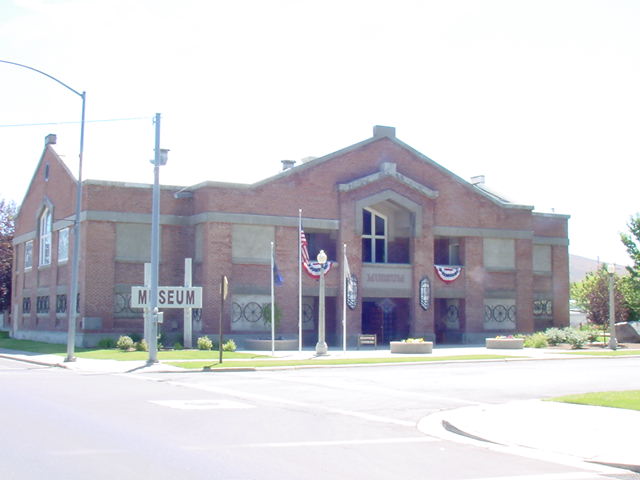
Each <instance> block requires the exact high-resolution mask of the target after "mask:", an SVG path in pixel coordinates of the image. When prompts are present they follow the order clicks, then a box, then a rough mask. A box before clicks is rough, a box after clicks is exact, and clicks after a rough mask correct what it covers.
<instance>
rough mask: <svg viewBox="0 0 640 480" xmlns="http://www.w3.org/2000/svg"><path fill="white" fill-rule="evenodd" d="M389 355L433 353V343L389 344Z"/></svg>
mask: <svg viewBox="0 0 640 480" xmlns="http://www.w3.org/2000/svg"><path fill="white" fill-rule="evenodd" d="M389 345H390V346H391V353H414V354H415V353H431V352H432V351H433V342H422V343H406V342H390V343H389Z"/></svg>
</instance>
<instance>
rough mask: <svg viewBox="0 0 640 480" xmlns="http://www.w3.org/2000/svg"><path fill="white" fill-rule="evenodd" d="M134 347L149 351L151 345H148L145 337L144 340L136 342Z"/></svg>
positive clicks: (137, 349)
mask: <svg viewBox="0 0 640 480" xmlns="http://www.w3.org/2000/svg"><path fill="white" fill-rule="evenodd" d="M134 348H135V349H136V351H137V352H148V351H149V345H147V341H146V340H145V339H144V338H143V339H142V340H140V341H139V342H136V343H135V345H134Z"/></svg>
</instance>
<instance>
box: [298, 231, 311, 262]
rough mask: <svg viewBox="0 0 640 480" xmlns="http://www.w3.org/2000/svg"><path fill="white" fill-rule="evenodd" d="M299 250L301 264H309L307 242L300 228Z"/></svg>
mask: <svg viewBox="0 0 640 480" xmlns="http://www.w3.org/2000/svg"><path fill="white" fill-rule="evenodd" d="M300 252H301V253H302V265H303V266H304V265H308V264H309V244H308V243H307V237H306V236H305V234H304V230H303V229H302V228H300Z"/></svg>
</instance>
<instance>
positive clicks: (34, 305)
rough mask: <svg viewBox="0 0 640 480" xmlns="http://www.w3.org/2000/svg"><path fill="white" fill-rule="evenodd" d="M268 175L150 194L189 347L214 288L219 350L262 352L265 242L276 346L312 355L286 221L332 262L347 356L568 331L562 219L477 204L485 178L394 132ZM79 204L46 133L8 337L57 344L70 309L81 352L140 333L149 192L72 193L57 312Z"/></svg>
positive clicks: (205, 325) (91, 188) (18, 259)
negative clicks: (179, 289)
mask: <svg viewBox="0 0 640 480" xmlns="http://www.w3.org/2000/svg"><path fill="white" fill-rule="evenodd" d="M35 160H36V159H34V163H35ZM274 168H276V167H275V166H274ZM277 168H278V170H279V172H278V173H277V174H275V175H274V176H272V177H270V178H267V179H264V180H262V181H260V182H257V183H254V184H247V185H241V184H237V183H233V184H231V183H221V182H216V181H207V179H202V183H200V184H197V185H195V186H191V187H184V188H181V187H175V186H167V185H162V186H161V217H160V218H161V225H160V227H161V232H160V247H161V250H160V273H159V279H160V280H159V283H160V285H183V281H184V268H185V267H184V265H185V259H186V258H191V259H192V262H193V285H194V286H201V287H202V308H199V309H193V311H192V318H193V335H194V338H197V337H198V336H201V335H205V334H209V335H212V334H216V333H217V331H218V321H219V318H220V307H221V298H220V290H219V284H220V279H221V277H223V276H226V277H227V278H228V280H229V296H228V298H227V300H226V301H225V302H224V311H223V312H222V319H223V328H224V332H225V337H227V338H228V337H230V338H233V339H234V340H236V342H238V343H239V345H240V346H242V342H243V340H245V339H248V338H257V337H260V336H263V337H265V338H266V337H267V335H268V332H269V331H270V325H269V323H268V322H267V321H265V320H266V319H265V308H264V307H265V306H266V305H269V304H270V301H271V294H270V291H271V282H272V269H271V242H273V244H274V260H275V263H276V265H277V268H278V272H279V275H280V278H281V280H282V282H278V283H281V284H280V285H278V286H277V287H276V288H275V303H276V311H278V312H279V316H280V320H279V324H278V332H277V335H278V336H280V337H282V338H289V339H297V338H298V332H299V331H300V330H301V331H302V336H303V345H304V346H306V347H312V346H313V345H315V341H316V339H317V328H318V326H317V324H318V319H317V316H318V306H319V305H318V298H319V291H318V281H317V280H316V279H314V278H312V277H310V276H309V275H306V274H303V275H302V276H301V277H300V276H299V248H300V237H301V235H300V233H301V232H300V224H302V229H303V231H304V236H305V238H306V240H307V249H308V253H309V256H310V258H311V259H315V258H316V255H317V253H318V252H319V251H320V250H324V251H325V252H326V254H327V255H328V258H329V260H330V261H331V262H332V268H331V269H330V270H329V271H328V272H327V273H326V275H325V281H326V335H327V342H328V344H329V348H337V347H340V346H341V345H342V328H343V326H342V319H343V318H345V319H346V332H347V341H348V344H349V345H355V344H356V339H357V337H358V335H360V334H375V335H377V338H378V343H379V344H382V343H385V342H388V341H391V340H398V339H404V338H407V337H422V338H425V339H430V340H435V341H436V342H438V343H476V342H480V341H482V340H483V339H484V338H485V337H487V336H495V335H497V334H510V333H516V332H532V331H534V330H536V329H541V328H546V327H549V326H564V325H568V322H569V261H568V244H569V241H568V228H567V223H568V218H569V217H568V216H567V215H559V214H553V213H540V212H536V211H535V210H534V207H533V206H530V205H520V204H514V203H511V202H509V201H507V200H505V199H504V198H502V197H500V196H499V195H496V194H495V193H493V192H491V191H490V190H489V189H487V187H486V186H485V185H484V182H483V179H482V178H475V179H474V180H472V181H467V180H464V179H462V178H460V177H459V176H457V175H455V174H454V173H452V172H450V171H449V170H447V169H446V168H445V167H443V166H441V165H439V164H437V163H436V162H434V161H433V160H431V159H430V158H428V157H426V156H425V155H423V154H421V153H420V152H418V151H416V150H414V149H413V148H411V147H410V146H409V145H407V144H405V143H403V142H402V141H400V140H399V139H398V138H396V132H395V129H394V128H392V127H383V126H376V127H374V129H373V137H371V138H369V139H366V140H364V141H361V142H359V143H356V144H354V145H351V146H348V147H346V148H344V149H342V150H339V151H337V152H334V153H330V154H328V155H326V156H323V157H320V158H315V159H309V160H307V161H304V162H301V163H299V164H295V162H291V161H285V162H283V167H282V169H281V167H280V166H278V167H277ZM213 180H215V179H213ZM75 189H76V179H75V178H74V176H73V174H72V173H71V171H70V170H69V169H68V168H67V166H66V165H65V164H64V162H63V160H61V158H60V157H59V156H58V154H57V153H56V151H55V136H48V137H47V141H46V144H45V148H44V151H43V153H42V156H41V158H40V159H39V161H38V163H37V167H36V170H35V173H34V176H33V179H32V182H31V184H30V186H29V188H28V191H27V194H26V196H25V198H24V201H23V203H22V205H21V206H20V209H19V213H18V215H17V218H16V232H15V239H14V246H15V249H14V250H15V253H14V255H15V258H14V274H13V282H14V283H13V285H14V288H13V293H12V310H11V331H12V335H13V336H14V337H16V338H26V339H38V340H47V341H58V342H60V343H64V342H65V341H66V335H67V322H68V316H69V315H68V309H69V308H73V306H74V305H75V306H76V308H77V309H78V315H79V322H78V328H77V343H78V345H82V346H91V345H95V344H96V343H97V342H98V341H99V340H100V339H101V338H105V337H109V338H117V337H118V336H119V335H121V334H130V333H134V332H138V333H142V331H143V321H142V315H143V313H142V309H140V308H134V307H132V305H131V292H132V287H136V286H141V285H143V284H144V269H145V267H144V265H145V263H148V262H149V261H150V235H151V203H152V201H151V200H152V185H146V184H132V183H125V182H123V183H118V182H110V181H100V180H85V181H84V182H83V197H82V213H81V219H80V220H81V222H80V227H81V242H80V246H81V250H80V257H79V258H80V275H79V283H78V298H76V299H73V301H70V299H69V298H67V296H68V294H69V282H70V276H71V261H70V257H71V255H70V252H71V251H72V249H73V248H74V245H73V238H72V232H71V230H72V223H73V218H74V212H75V211H74V208H75V203H74V200H75V194H74V192H75ZM344 250H346V252H347V254H346V256H347V260H348V268H349V270H348V271H349V274H350V277H349V279H350V280H351V282H350V283H349V285H350V287H349V295H348V297H349V298H348V299H349V301H348V302H343V296H344V295H345V291H344V287H343V277H344V275H345V272H346V265H345V261H344V259H343V251H344ZM300 282H301V285H300ZM343 305H346V306H343ZM183 318H184V316H183V311H182V310H180V309H170V310H169V309H168V310H166V311H165V315H164V323H163V325H162V331H163V332H164V334H165V335H166V336H169V337H173V338H174V339H176V340H180V339H181V335H182V329H183Z"/></svg>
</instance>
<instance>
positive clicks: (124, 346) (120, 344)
mask: <svg viewBox="0 0 640 480" xmlns="http://www.w3.org/2000/svg"><path fill="white" fill-rule="evenodd" d="M133 344H134V342H133V340H132V339H131V337H129V336H128V335H122V336H121V337H120V338H119V339H118V341H117V342H116V348H118V349H119V350H123V351H125V352H126V351H128V350H131V349H132V348H133Z"/></svg>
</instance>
